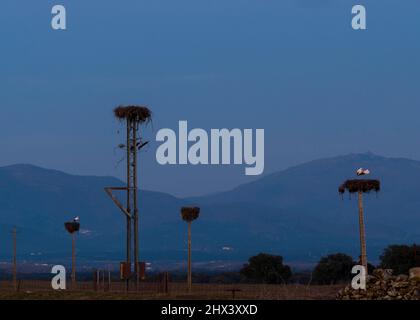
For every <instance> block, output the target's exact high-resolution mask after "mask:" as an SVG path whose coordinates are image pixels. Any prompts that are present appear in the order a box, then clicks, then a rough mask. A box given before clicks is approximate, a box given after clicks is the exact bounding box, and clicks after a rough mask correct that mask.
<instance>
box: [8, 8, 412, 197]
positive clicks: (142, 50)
mask: <svg viewBox="0 0 420 320" xmlns="http://www.w3.org/2000/svg"><path fill="white" fill-rule="evenodd" d="M359 3H360V4H364V5H366V8H367V24H368V30H366V31H354V30H352V29H351V26H350V21H351V8H352V6H353V5H355V4H359ZM54 4H64V5H65V6H66V8H67V27H68V30H66V31H64V32H60V31H53V30H52V29H51V27H50V21H51V14H50V11H51V7H52V6H53V5H54ZM419 17H420V2H418V1H417V0H404V1H400V2H396V1H389V0H383V1H377V0H371V1H367V0H365V1H357V2H356V1H349V0H337V1H332V0H313V1H310V0H284V1H274V0H266V1H260V0H252V1H251V0H228V1H227V0H224V1H222V0H213V1H197V0H194V1H193V0H177V1H170V0H166V1H162V0H154V1H140V0H136V1H99V0H90V1H83V0H72V1H64V0H62V1H31V0H25V1H23V0H2V1H1V3H0V40H1V42H0V43H1V47H0V52H1V53H0V57H1V59H0V88H1V89H0V108H1V117H0V134H1V139H0V150H1V151H0V152H1V153H0V155H1V156H0V165H8V164H14V163H32V164H36V165H40V166H43V167H47V168H54V169H59V170H63V171H66V172H69V173H75V174H94V175H113V176H117V177H123V166H122V165H120V166H116V164H117V162H118V160H120V158H121V157H122V155H120V154H118V152H116V153H114V147H115V146H116V145H118V144H119V143H120V142H121V141H122V140H123V136H122V135H118V134H117V131H118V130H119V129H120V128H121V127H120V125H119V124H118V122H116V121H115V120H114V119H113V116H112V109H113V107H114V106H116V105H118V104H129V103H139V104H147V105H149V106H150V108H151V109H152V110H153V113H154V120H153V125H152V126H149V127H148V128H146V129H145V135H146V136H148V137H149V138H150V139H151V140H152V141H154V135H155V133H156V131H157V130H158V129H159V128H167V127H168V128H174V129H175V128H176V127H177V124H178V121H179V120H188V122H189V125H190V126H191V127H200V128H205V129H210V128H223V127H227V128H263V129H265V149H266V152H265V168H266V169H265V174H269V173H271V172H274V171H277V170H281V169H284V168H286V167H288V166H291V165H295V164H298V163H302V162H305V161H309V160H312V159H315V158H321V157H327V156H335V155H339V154H346V153H350V152H366V151H372V152H375V153H378V154H381V155H385V156H398V157H400V156H401V157H409V158H413V159H418V160H420V148H419V137H420V126H419V116H420V42H419V35H420V19H419ZM157 146H158V144H157V143H156V142H154V143H152V144H151V145H150V147H149V148H148V150H145V151H144V152H143V153H142V154H141V160H140V164H141V186H142V187H143V188H146V189H152V190H160V191H164V192H169V193H172V194H174V195H178V196H189V195H199V194H205V193H209V192H215V191H219V190H226V189H230V188H232V187H234V186H236V185H238V184H241V183H245V182H248V181H251V180H253V179H255V177H247V176H245V175H244V167H241V166H228V167H222V166H208V167H203V166H201V167H193V166H165V167H162V166H160V165H158V164H157V163H156V161H155V148H156V147H157Z"/></svg>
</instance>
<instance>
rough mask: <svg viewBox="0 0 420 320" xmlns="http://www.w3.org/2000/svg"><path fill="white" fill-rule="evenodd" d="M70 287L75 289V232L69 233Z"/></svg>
mask: <svg viewBox="0 0 420 320" xmlns="http://www.w3.org/2000/svg"><path fill="white" fill-rule="evenodd" d="M71 239H72V241H71V287H72V289H73V290H74V289H76V232H73V233H72V234H71Z"/></svg>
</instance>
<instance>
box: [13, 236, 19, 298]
mask: <svg viewBox="0 0 420 320" xmlns="http://www.w3.org/2000/svg"><path fill="white" fill-rule="evenodd" d="M12 234H13V288H14V289H15V291H17V290H18V286H17V263H16V228H13V231H12Z"/></svg>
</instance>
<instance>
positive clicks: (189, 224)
mask: <svg viewBox="0 0 420 320" xmlns="http://www.w3.org/2000/svg"><path fill="white" fill-rule="evenodd" d="M191 287H192V277H191V221H189V222H188V292H191Z"/></svg>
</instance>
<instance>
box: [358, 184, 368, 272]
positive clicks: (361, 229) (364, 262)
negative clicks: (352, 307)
mask: <svg viewBox="0 0 420 320" xmlns="http://www.w3.org/2000/svg"><path fill="white" fill-rule="evenodd" d="M358 194H359V234H360V252H361V263H362V266H364V267H365V270H366V272H367V270H368V266H367V253H366V238H365V223H364V218H363V192H362V191H361V190H359V191H358Z"/></svg>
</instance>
